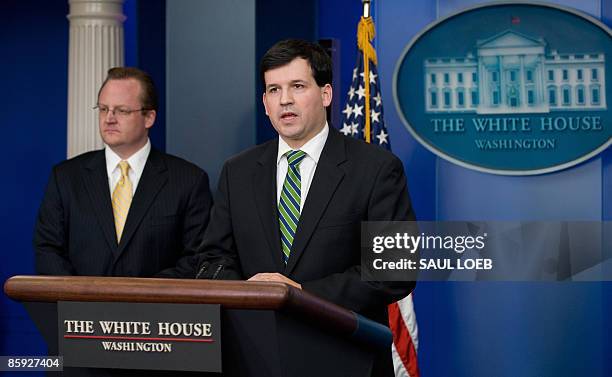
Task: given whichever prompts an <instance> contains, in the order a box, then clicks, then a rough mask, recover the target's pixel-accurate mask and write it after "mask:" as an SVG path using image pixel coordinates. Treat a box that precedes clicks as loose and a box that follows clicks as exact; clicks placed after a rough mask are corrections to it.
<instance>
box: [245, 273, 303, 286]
mask: <svg viewBox="0 0 612 377" xmlns="http://www.w3.org/2000/svg"><path fill="white" fill-rule="evenodd" d="M248 281H275V282H278V283H285V284H289V285H291V286H294V287H296V288H297V289H302V285H301V284H298V283H296V282H295V281H293V280H291V279H289V278H288V277H286V276H285V275H282V274H279V273H277V272H260V273H258V274H255V275H253V276H251V278H250V279H249V280H248Z"/></svg>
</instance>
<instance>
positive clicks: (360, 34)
mask: <svg viewBox="0 0 612 377" xmlns="http://www.w3.org/2000/svg"><path fill="white" fill-rule="evenodd" d="M362 3H363V15H362V16H361V20H360V21H359V26H358V27H357V47H358V48H359V49H360V50H361V51H362V52H363V82H364V85H365V114H364V117H365V129H364V133H365V141H366V143H369V142H370V141H371V126H370V61H372V62H373V63H374V64H377V59H376V51H375V50H374V46H372V44H371V43H370V42H371V41H372V40H373V39H374V35H375V34H376V31H375V30H374V21H372V17H370V0H362Z"/></svg>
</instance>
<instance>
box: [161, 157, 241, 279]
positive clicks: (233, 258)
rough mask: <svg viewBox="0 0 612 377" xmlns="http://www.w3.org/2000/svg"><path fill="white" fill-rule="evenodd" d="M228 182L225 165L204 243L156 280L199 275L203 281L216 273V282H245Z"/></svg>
mask: <svg viewBox="0 0 612 377" xmlns="http://www.w3.org/2000/svg"><path fill="white" fill-rule="evenodd" d="M227 181H228V177H227V165H225V166H224V167H223V170H222V171H221V176H220V177H219V189H218V194H217V197H216V200H215V205H214V206H213V208H212V211H211V216H210V222H209V223H208V221H207V223H208V224H207V225H208V227H206V231H205V232H204V241H203V242H201V243H199V244H198V245H197V246H198V247H197V248H196V249H195V250H193V253H192V254H193V255H191V254H190V255H186V256H184V257H182V258H181V259H180V260H179V261H178V262H177V264H176V266H175V267H174V268H170V269H167V270H164V271H162V272H161V273H159V274H157V276H159V277H174V278H194V277H196V276H197V275H198V274H199V273H200V277H211V276H212V275H214V274H215V273H216V275H215V278H218V279H241V278H242V274H241V273H240V272H239V267H238V266H239V265H238V262H237V261H238V257H237V255H236V252H235V243H234V237H233V233H232V220H231V217H230V214H229V195H228V184H227ZM205 225H206V224H205ZM190 252H191V251H190ZM205 263H206V264H205ZM202 269H204V271H202ZM217 269H219V270H218V271H217ZM203 273H204V274H203Z"/></svg>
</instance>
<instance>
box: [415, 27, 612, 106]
mask: <svg viewBox="0 0 612 377" xmlns="http://www.w3.org/2000/svg"><path fill="white" fill-rule="evenodd" d="M604 63H605V56H604V54H603V53H597V52H595V53H572V54H567V53H563V54H560V53H558V52H557V51H556V50H551V51H550V53H549V54H546V41H545V40H544V39H543V38H532V37H529V36H526V35H523V34H520V33H517V32H515V31H512V30H506V31H504V32H501V33H499V34H497V35H494V36H492V37H490V38H488V39H485V40H480V41H477V42H476V56H474V55H473V54H472V53H468V54H467V55H466V56H465V57H451V58H428V59H426V60H425V111H426V112H428V113H457V112H476V113H477V114H507V113H548V112H550V111H567V110H605V109H606V88H605V83H606V79H605V64H604Z"/></svg>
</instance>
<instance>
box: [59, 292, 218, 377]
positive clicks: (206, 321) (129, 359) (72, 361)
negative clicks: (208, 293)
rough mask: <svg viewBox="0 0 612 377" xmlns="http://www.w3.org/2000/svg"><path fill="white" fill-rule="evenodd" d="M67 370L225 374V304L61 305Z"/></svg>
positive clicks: (61, 349) (61, 340) (61, 339)
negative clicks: (168, 371) (222, 354)
mask: <svg viewBox="0 0 612 377" xmlns="http://www.w3.org/2000/svg"><path fill="white" fill-rule="evenodd" d="M58 331H59V334H58V335H59V336H58V339H59V353H60V355H62V356H63V357H64V366H65V367H89V368H120V369H153V370H175V371H200V372H221V320H220V305H201V304H197V305H194V304H153V303H119V302H74V301H72V302H68V301H60V302H58Z"/></svg>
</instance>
